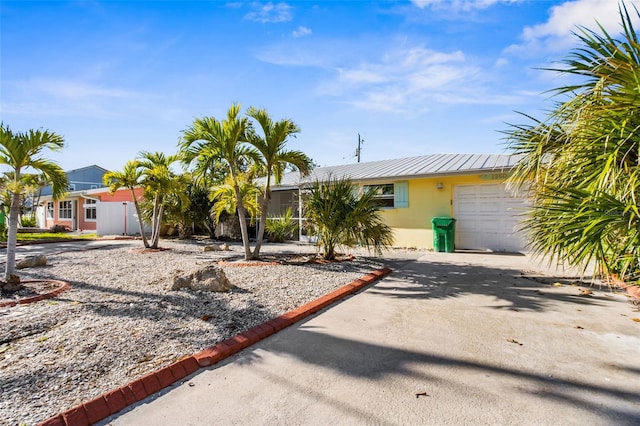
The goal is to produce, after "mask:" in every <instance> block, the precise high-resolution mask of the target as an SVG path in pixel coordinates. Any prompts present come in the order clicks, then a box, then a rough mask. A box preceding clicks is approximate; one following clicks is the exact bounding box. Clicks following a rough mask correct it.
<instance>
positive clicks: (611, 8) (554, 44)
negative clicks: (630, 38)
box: [507, 0, 640, 53]
mask: <svg viewBox="0 0 640 426" xmlns="http://www.w3.org/2000/svg"><path fill="white" fill-rule="evenodd" d="M625 3H626V5H627V9H628V10H629V11H630V12H631V13H630V16H631V17H632V18H635V21H636V22H638V19H637V15H636V14H635V13H634V12H633V6H634V5H635V6H636V7H640V0H626V1H625ZM596 21H597V23H596ZM598 24H600V25H602V26H603V27H604V28H605V29H606V30H607V32H609V34H611V35H612V36H614V35H617V34H618V33H619V32H620V30H621V26H620V15H619V11H618V2H617V1H615V0H573V1H567V2H565V3H562V4H560V5H557V6H553V7H552V8H551V9H550V10H549V19H548V20H547V21H546V22H544V23H541V24H538V25H533V26H529V27H525V28H524V30H523V31H522V35H521V37H522V40H523V43H522V44H519V45H513V46H510V47H509V48H508V49H507V52H528V53H531V52H538V51H540V50H544V51H558V50H566V49H567V48H570V47H573V46H575V45H576V40H577V39H576V37H575V35H574V34H573V32H576V31H577V29H578V26H582V27H585V28H588V29H590V30H593V31H596V32H599V28H598Z"/></svg>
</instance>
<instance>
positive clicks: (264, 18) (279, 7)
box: [245, 2, 293, 23]
mask: <svg viewBox="0 0 640 426" xmlns="http://www.w3.org/2000/svg"><path fill="white" fill-rule="evenodd" d="M251 7H252V8H253V9H254V10H253V11H252V12H249V13H247V14H246V15H245V19H247V20H249V21H256V22H262V23H277V22H288V21H290V20H291V19H293V16H292V13H291V6H289V5H288V4H287V3H277V4H276V3H272V2H269V3H264V4H263V3H252V4H251Z"/></svg>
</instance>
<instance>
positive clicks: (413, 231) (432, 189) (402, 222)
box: [366, 175, 504, 249]
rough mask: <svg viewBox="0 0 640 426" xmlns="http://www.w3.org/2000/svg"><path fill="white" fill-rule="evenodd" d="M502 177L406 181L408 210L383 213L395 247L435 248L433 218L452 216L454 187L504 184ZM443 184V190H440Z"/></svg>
mask: <svg viewBox="0 0 640 426" xmlns="http://www.w3.org/2000/svg"><path fill="white" fill-rule="evenodd" d="M500 177H501V176H499V175H491V176H489V175H482V178H481V175H461V176H450V177H439V178H421V179H420V178H418V179H407V180H404V181H405V182H408V184H409V207H408V208H393V209H383V210H382V216H383V218H384V220H385V222H386V223H387V224H388V225H389V226H391V227H392V228H393V230H394V237H395V243H394V246H396V247H413V248H419V249H433V231H432V229H431V219H432V218H434V217H436V216H449V217H451V216H453V187H454V185H464V184H479V183H494V184H495V183H502V182H504V179H500ZM488 178H493V179H488ZM495 178H498V179H495ZM401 181H402V180H395V181H389V180H384V181H379V182H366V184H367V185H371V184H377V183H379V184H382V183H392V182H401ZM440 182H441V183H442V189H438V187H437V185H438V183H440Z"/></svg>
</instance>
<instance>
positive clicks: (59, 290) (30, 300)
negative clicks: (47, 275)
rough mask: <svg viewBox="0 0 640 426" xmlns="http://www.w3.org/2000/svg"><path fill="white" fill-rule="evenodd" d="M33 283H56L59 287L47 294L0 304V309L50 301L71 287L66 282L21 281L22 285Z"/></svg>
mask: <svg viewBox="0 0 640 426" xmlns="http://www.w3.org/2000/svg"><path fill="white" fill-rule="evenodd" d="M35 282H48V283H57V284H59V285H60V286H59V287H58V288H56V289H55V290H53V291H50V292H49V293H45V294H39V295H37V296H33V297H25V298H24V299H18V300H15V301H13V300H12V301H10V302H1V303H0V308H4V307H6V306H16V305H26V304H27V303H34V302H39V301H41V300H45V299H51V298H52V297H56V296H57V295H59V294H60V293H62V292H63V291H67V290H69V289H70V288H71V286H70V285H69V283H68V282H66V281H60V280H28V281H22V283H35Z"/></svg>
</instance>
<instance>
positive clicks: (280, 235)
mask: <svg viewBox="0 0 640 426" xmlns="http://www.w3.org/2000/svg"><path fill="white" fill-rule="evenodd" d="M265 231H266V234H267V239H268V240H269V241H270V242H272V243H282V242H284V241H285V240H290V239H292V238H293V236H294V235H295V233H296V232H297V231H298V222H297V221H296V219H294V217H293V212H292V211H291V208H288V209H287V211H286V212H285V213H284V216H282V217H270V218H268V219H267V223H266V224H265Z"/></svg>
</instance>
